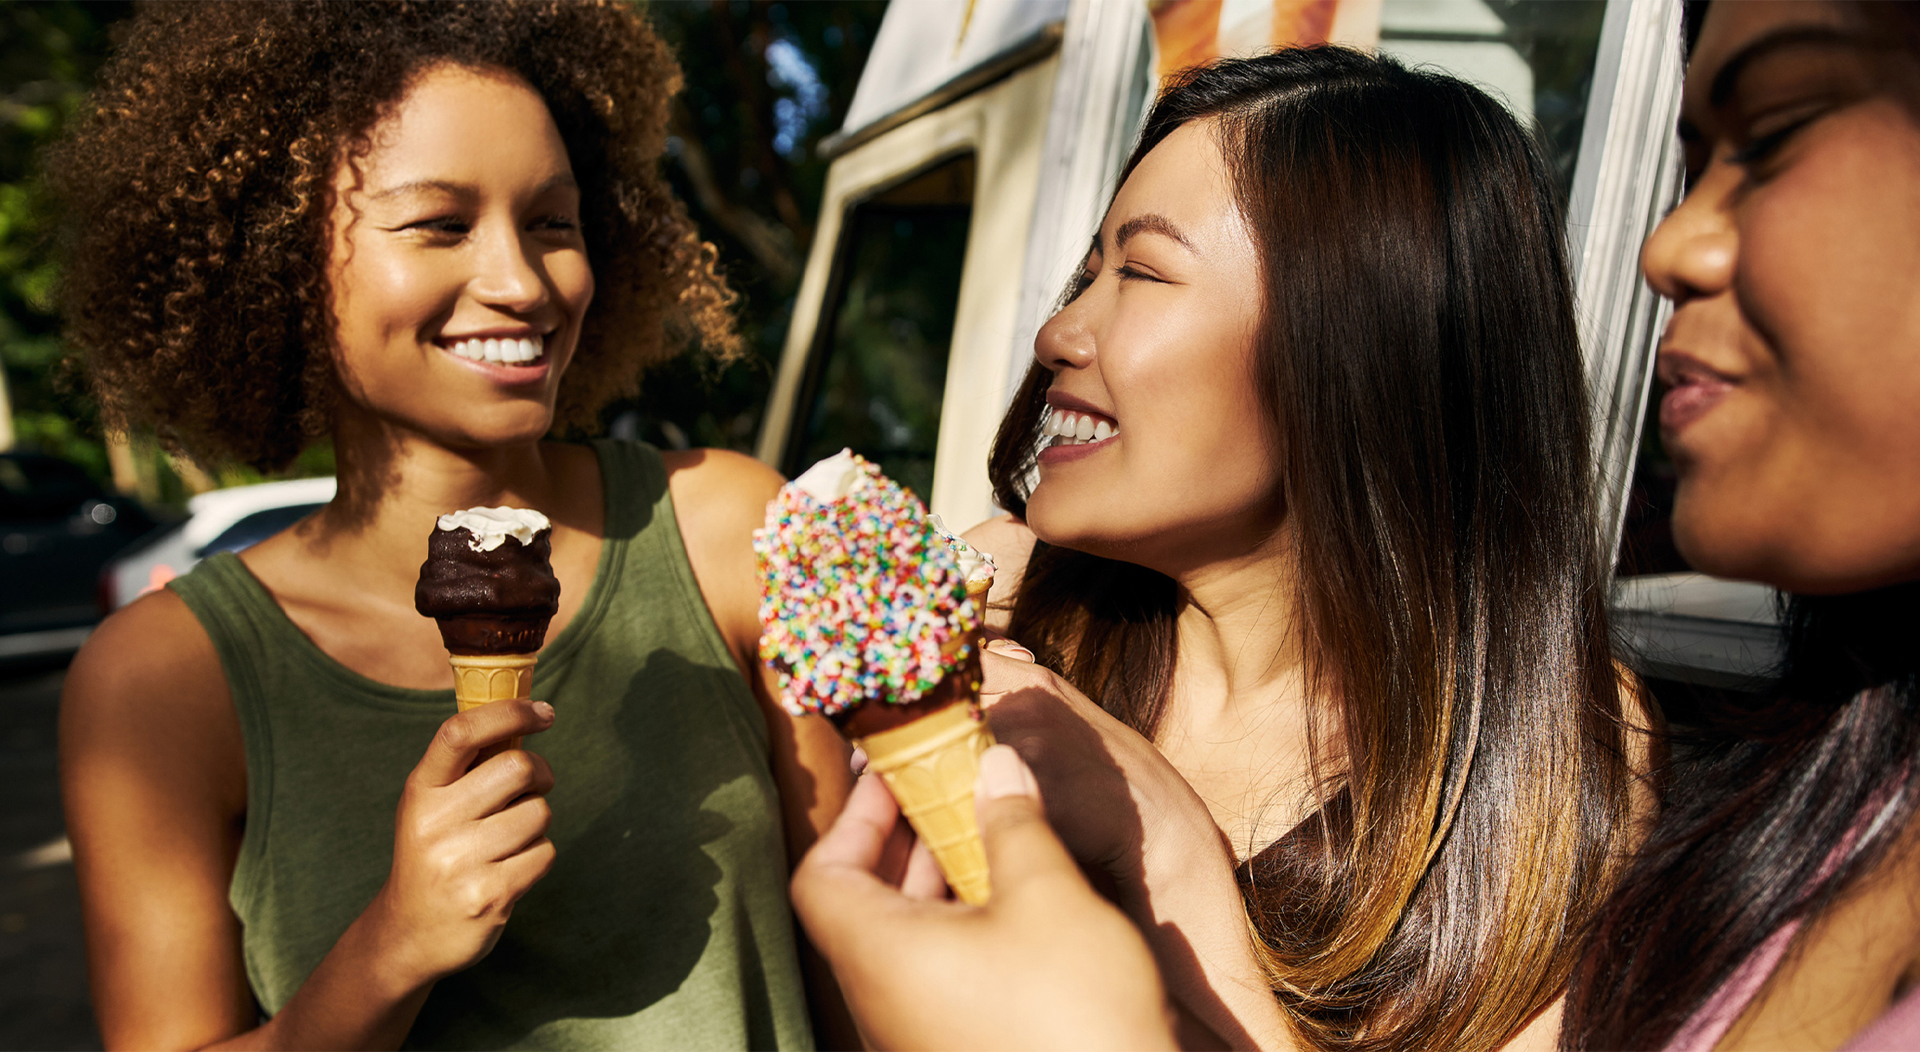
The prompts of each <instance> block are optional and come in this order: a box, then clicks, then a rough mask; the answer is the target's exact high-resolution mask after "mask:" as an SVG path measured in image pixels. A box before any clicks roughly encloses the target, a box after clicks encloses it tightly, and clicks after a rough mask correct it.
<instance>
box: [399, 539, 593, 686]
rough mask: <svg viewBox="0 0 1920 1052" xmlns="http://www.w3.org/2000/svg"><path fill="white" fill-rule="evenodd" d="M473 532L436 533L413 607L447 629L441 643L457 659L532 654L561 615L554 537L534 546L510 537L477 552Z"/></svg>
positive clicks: (537, 540) (429, 543) (431, 541)
mask: <svg viewBox="0 0 1920 1052" xmlns="http://www.w3.org/2000/svg"><path fill="white" fill-rule="evenodd" d="M473 539H474V538H473V532H472V531H471V530H468V529H466V528H465V527H461V528H460V529H454V530H442V529H438V528H436V529H435V530H434V531H433V535H432V536H430V537H428V538H427V561H426V562H424V563H421V564H420V583H419V584H416V585H415V586H414V588H413V608H414V609H415V610H418V611H420V613H422V614H424V615H426V616H427V617H431V618H433V619H434V620H436V621H438V622H439V623H440V640H441V642H443V643H445V644H446V646H447V649H448V650H449V651H451V652H453V653H455V654H531V653H533V652H534V651H536V650H539V649H540V646H541V644H542V643H544V642H545V641H546V638H547V624H548V622H550V621H552V620H553V615H554V613H555V612H556V611H558V610H559V609H560V580H559V579H558V578H556V577H554V576H553V566H552V563H551V560H552V558H553V531H551V530H541V531H540V532H539V533H536V534H534V536H533V543H532V544H521V543H520V542H519V541H516V540H514V539H513V538H511V537H509V538H507V539H506V540H505V541H504V542H502V543H501V544H500V546H499V547H497V548H495V549H493V550H492V551H489V552H481V551H475V550H474V548H473Z"/></svg>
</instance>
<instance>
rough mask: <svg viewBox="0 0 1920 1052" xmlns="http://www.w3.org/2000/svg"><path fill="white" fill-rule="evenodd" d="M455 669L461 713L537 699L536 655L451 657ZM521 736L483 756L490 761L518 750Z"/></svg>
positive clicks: (454, 674) (449, 657)
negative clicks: (517, 699)
mask: <svg viewBox="0 0 1920 1052" xmlns="http://www.w3.org/2000/svg"><path fill="white" fill-rule="evenodd" d="M447 662H448V664H450V665H452V666H453V700H454V704H456V705H457V706H459V709H460V711H461V712H465V711H467V710H468V709H477V708H479V707H480V706H482V705H486V704H489V703H491V702H495V701H509V700H512V699H514V698H531V697H533V666H534V665H536V664H538V663H539V657H538V655H535V654H448V655H447ZM519 747H520V738H519V736H518V735H516V736H514V737H512V738H509V739H507V740H506V741H505V742H503V743H501V744H500V745H497V746H494V747H491V748H489V749H486V750H485V751H483V752H482V753H481V754H480V758H481V759H483V760H484V759H486V758H487V757H489V756H492V755H494V754H495V753H499V752H504V751H505V750H507V749H518V748H519Z"/></svg>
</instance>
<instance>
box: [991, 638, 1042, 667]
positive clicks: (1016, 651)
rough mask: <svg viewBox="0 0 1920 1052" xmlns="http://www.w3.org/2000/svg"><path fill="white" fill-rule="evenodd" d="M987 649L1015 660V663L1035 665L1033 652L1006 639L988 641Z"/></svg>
mask: <svg viewBox="0 0 1920 1052" xmlns="http://www.w3.org/2000/svg"><path fill="white" fill-rule="evenodd" d="M987 649H988V650H991V651H993V652H994V653H996V654H999V655H1001V656H1003V657H1010V658H1013V659H1014V660H1015V661H1025V662H1027V663H1028V664H1032V663H1033V651H1031V650H1028V649H1027V648H1026V647H1023V646H1021V645H1020V644H1018V643H1015V642H1014V641H1013V640H1011V639H1007V638H1005V637H1002V638H999V639H992V640H988V641H987Z"/></svg>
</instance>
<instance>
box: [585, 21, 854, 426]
mask: <svg viewBox="0 0 1920 1052" xmlns="http://www.w3.org/2000/svg"><path fill="white" fill-rule="evenodd" d="M885 8H886V4H885V2H884V0H794V2H787V3H776V2H772V0H710V2H709V0H699V2H686V0H671V2H666V0H654V2H653V3H650V4H648V5H647V12H648V15H649V16H650V17H651V18H652V19H653V21H654V25H655V26H656V27H658V28H659V30H660V32H661V34H662V35H663V36H665V37H666V39H667V40H668V41H669V42H670V43H672V44H673V46H674V50H675V52H676V53H677V54H678V55H679V56H680V65H681V66H682V68H683V69H684V70H685V71H686V81H687V86H686V90H685V92H683V93H682V95H681V97H680V100H679V103H678V104H677V105H676V106H675V109H674V116H673V139H672V140H671V141H670V143H669V145H668V149H669V154H670V156H669V158H668V169H667V171H668V176H669V178H670V179H671V180H672V181H673V184H674V189H675V190H677V191H678V192H679V194H680V196H681V198H682V200H684V201H686V202H687V207H688V209H689V210H690V211H691V212H692V213H693V216H694V218H695V219H696V220H697V221H698V222H699V224H700V228H701V230H702V232H703V233H705V234H706V236H707V237H708V238H710V239H712V241H713V242H714V243H715V244H716V245H717V246H718V247H719V249H720V256H721V261H722V264H723V265H724V267H725V268H726V272H727V275H728V278H729V280H731V282H732V283H733V286H734V287H735V288H736V289H738V290H739V291H740V293H741V295H742V303H741V329H742V332H743V335H745V337H746V340H747V347H748V354H747V356H746V357H745V358H744V359H743V360H741V361H739V362H736V363H735V364H733V365H732V366H729V367H727V368H725V369H713V368H711V367H705V366H702V365H701V364H700V363H699V362H698V361H697V360H693V359H683V360H681V361H679V362H675V363H673V364H671V365H668V366H666V367H664V368H662V369H660V370H658V371H657V372H655V373H653V374H651V375H649V376H648V377H647V379H646V380H645V381H643V384H642V389H641V394H640V397H639V399H638V400H637V401H636V402H634V403H629V404H626V405H622V406H616V407H614V408H613V409H612V410H611V411H610V419H615V420H618V419H619V418H620V417H621V416H622V415H623V414H625V413H628V412H633V413H636V414H637V417H629V418H628V423H630V424H637V433H638V434H639V435H640V436H641V437H644V438H646V439H647V440H648V441H651V442H653V443H655V444H656V445H660V446H662V447H673V446H684V445H694V446H719V447H723V448H732V449H738V450H743V451H745V450H750V449H751V448H752V446H753V442H754V439H755V436H756V434H757V432H758V429H759V425H760V418H761V414H762V413H763V412H764V410H765V408H766V401H767V394H768V390H769V389H770V387H771V386H772V379H773V368H774V365H775V363H777V362H778V360H779V357H780V347H781V344H782V342H783V341H784V340H785V338H786V332H787V323H788V319H789V318H790V316H791V315H792V312H793V302H794V294H795V292H796V291H797V290H798V288H799V284H800V272H801V270H802V269H803V268H804V266H805V264H806V258H807V251H808V249H809V248H810V247H811V246H812V242H813V229H814V221H815V219H816V217H817V213H818V211H819V207H820V193H821V190H822V189H823V188H824V187H825V185H826V178H827V165H826V162H824V161H822V160H821V159H820V158H819V157H818V155H817V154H816V153H815V149H814V148H815V146H816V144H817V143H818V141H819V140H820V138H821V137H822V136H825V135H827V134H829V133H831V132H833V131H835V130H838V129H839V127H840V124H841V121H842V119H843V118H844V117H845V115H846V112H847V104H848V103H850V102H852V101H853V89H854V85H855V84H856V83H857V82H858V81H859V79H860V70H861V68H862V67H864V66H865V65H866V59H867V52H868V49H869V48H870V47H871V46H872V44H873V37H874V33H875V32H876V31H877V30H878V29H879V26H880V16H881V14H882V13H883V12H884V11H885Z"/></svg>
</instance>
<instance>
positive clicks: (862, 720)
mask: <svg viewBox="0 0 1920 1052" xmlns="http://www.w3.org/2000/svg"><path fill="white" fill-rule="evenodd" d="M979 696H980V648H979V647H977V646H976V647H975V648H974V651H973V656H972V657H971V658H969V659H968V660H967V663H966V664H964V665H962V666H960V667H959V668H957V669H955V670H953V671H952V672H949V673H947V678H945V679H943V680H941V681H940V685H939V686H937V687H934V688H933V689H932V690H930V691H928V692H927V693H925V694H923V695H921V696H920V697H919V698H917V699H915V700H913V701H909V702H905V703H900V702H892V701H889V702H885V703H876V702H871V701H869V702H865V703H862V704H859V705H855V706H854V707H853V708H850V709H842V710H841V711H839V712H836V713H834V714H833V715H831V716H828V717H827V719H828V720H831V721H832V722H833V726H834V728H835V729H836V730H838V731H839V732H840V736H841V737H842V738H845V739H847V740H848V741H853V740H855V739H858V738H864V737H866V736H867V735H869V734H878V733H880V732H881V731H890V730H892V729H894V728H895V727H904V726H906V725H907V724H909V723H912V722H913V721H914V720H917V719H919V718H920V717H922V716H931V715H933V714H934V713H936V712H939V711H940V710H941V709H944V708H946V707H947V706H949V705H959V704H968V705H972V704H975V703H976V701H977V699H978V698H979Z"/></svg>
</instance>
